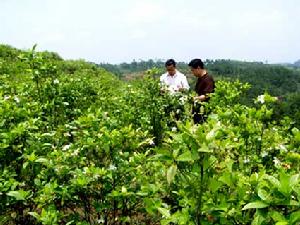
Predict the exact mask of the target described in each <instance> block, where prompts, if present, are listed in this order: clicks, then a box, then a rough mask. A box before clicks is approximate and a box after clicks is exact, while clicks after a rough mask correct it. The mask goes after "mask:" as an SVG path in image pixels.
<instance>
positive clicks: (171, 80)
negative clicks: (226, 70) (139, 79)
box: [160, 59, 215, 123]
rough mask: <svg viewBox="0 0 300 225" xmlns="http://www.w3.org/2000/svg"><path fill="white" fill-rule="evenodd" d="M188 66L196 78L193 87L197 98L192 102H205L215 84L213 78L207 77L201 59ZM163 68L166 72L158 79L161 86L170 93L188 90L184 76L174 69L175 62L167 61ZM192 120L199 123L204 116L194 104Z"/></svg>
mask: <svg viewBox="0 0 300 225" xmlns="http://www.w3.org/2000/svg"><path fill="white" fill-rule="evenodd" d="M188 65H189V67H190V69H191V72H192V74H193V75H194V76H195V77H197V78H198V79H197V82H196V85H195V91H196V93H197V94H198V96H196V97H195V98H194V102H196V103H197V102H207V101H208V100H209V94H210V93H212V92H214V88H215V82H214V80H213V78H212V77H211V76H210V75H208V73H207V70H206V69H205V68H204V64H203V62H202V60H201V59H193V60H192V61H191V62H190V63H189V64H188ZM165 67H166V70H167V72H166V73H165V74H163V75H161V77H160V82H161V83H162V85H164V86H165V87H167V89H168V90H169V91H170V92H171V93H175V92H178V91H183V90H188V89H189V84H188V82H187V79H186V76H185V75H184V74H182V73H180V72H179V71H178V70H177V69H176V62H175V61H174V60H173V59H169V60H167V61H166V63H165ZM193 118H194V122H195V123H200V122H203V120H204V115H203V114H201V113H200V107H197V106H195V104H194V107H193Z"/></svg>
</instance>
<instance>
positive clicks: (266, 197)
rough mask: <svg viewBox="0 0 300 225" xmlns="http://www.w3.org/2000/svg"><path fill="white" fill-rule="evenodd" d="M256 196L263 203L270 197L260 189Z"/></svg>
mask: <svg viewBox="0 0 300 225" xmlns="http://www.w3.org/2000/svg"><path fill="white" fill-rule="evenodd" d="M257 194H258V196H259V197H260V198H261V200H263V201H266V200H267V199H268V198H269V196H270V194H269V193H268V192H267V191H266V190H264V189H262V188H260V189H258V193H257Z"/></svg>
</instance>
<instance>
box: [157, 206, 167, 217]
mask: <svg viewBox="0 0 300 225" xmlns="http://www.w3.org/2000/svg"><path fill="white" fill-rule="evenodd" d="M157 210H158V211H159V212H160V213H161V214H162V215H163V216H164V217H166V218H169V217H170V211H169V210H168V209H165V208H161V207H159V208H157Z"/></svg>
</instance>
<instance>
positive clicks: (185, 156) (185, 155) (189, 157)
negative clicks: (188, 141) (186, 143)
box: [177, 151, 193, 162]
mask: <svg viewBox="0 0 300 225" xmlns="http://www.w3.org/2000/svg"><path fill="white" fill-rule="evenodd" d="M177 161H181V162H188V161H193V158H192V153H191V152H190V151H185V152H184V153H182V154H181V155H180V156H178V158H177Z"/></svg>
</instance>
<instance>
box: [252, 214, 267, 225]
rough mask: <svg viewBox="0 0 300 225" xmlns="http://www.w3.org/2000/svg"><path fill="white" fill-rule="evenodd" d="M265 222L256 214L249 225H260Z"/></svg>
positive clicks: (263, 218)
mask: <svg viewBox="0 0 300 225" xmlns="http://www.w3.org/2000/svg"><path fill="white" fill-rule="evenodd" d="M265 220H266V219H265V217H264V216H262V215H261V214H260V213H257V212H256V213H255V216H254V219H253V221H252V223H251V225H262V224H263V222H264V221H265Z"/></svg>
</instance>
